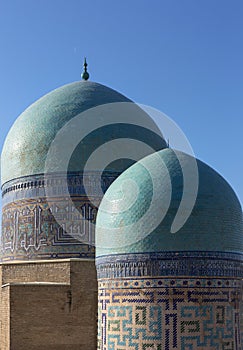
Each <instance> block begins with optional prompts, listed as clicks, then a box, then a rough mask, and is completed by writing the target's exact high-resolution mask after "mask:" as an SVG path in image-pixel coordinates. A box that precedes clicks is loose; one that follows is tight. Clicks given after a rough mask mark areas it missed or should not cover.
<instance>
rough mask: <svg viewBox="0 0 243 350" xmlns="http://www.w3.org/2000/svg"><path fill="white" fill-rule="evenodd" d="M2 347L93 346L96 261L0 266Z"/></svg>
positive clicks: (17, 349) (9, 349)
mask: <svg viewBox="0 0 243 350" xmlns="http://www.w3.org/2000/svg"><path fill="white" fill-rule="evenodd" d="M0 273H1V275H2V278H1V283H2V288H1V294H0V297H1V303H0V305H1V333H0V339H1V342H0V349H1V350H22V349H23V350H24V349H28V350H49V349H50V350H62V349H63V350H64V349H65V350H69V349H70V350H71V349H72V350H76V349H79V350H80V349H91V350H95V349H96V348H97V344H96V338H97V277H96V270H95V264H94V261H87V260H78V259H77V260H74V259H69V260H55V261H51V260H50V261H41V262H22V263H21V262H18V263H5V264H2V265H1V268H0Z"/></svg>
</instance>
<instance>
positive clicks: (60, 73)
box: [0, 0, 243, 203]
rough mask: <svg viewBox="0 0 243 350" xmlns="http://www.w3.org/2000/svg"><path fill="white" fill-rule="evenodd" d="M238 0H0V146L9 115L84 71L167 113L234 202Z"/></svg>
mask: <svg viewBox="0 0 243 350" xmlns="http://www.w3.org/2000/svg"><path fill="white" fill-rule="evenodd" d="M242 18H243V2H242V1H240V0H239V1H237V0H233V1H225V0H203V1H201V0H198V1H195V0H183V1H182V0H170V1H169V0H167V1H164V0H157V1H155V0H150V1H148V0H146V1H145V0H133V1H128V0H123V1H114V0H109V1H108V0H103V1H98V0H97V1H94V0H90V1H82V0H79V1H78V0H69V1H66V0H65V1H64V0H42V1H33V0H22V1H18V0H11V1H3V0H0V47H1V56H0V77H1V82H0V121H1V133H0V147H2V145H3V142H4V138H5V137H6V134H7V132H8V130H9V128H10V126H11V124H12V123H13V122H14V120H15V119H16V118H17V116H18V115H19V114H20V113H21V112H22V111H23V110H24V109H25V108H26V107H27V106H28V105H29V104H31V103H32V102H34V101H35V100H36V99H38V98H39V97H41V96H42V95H44V94H46V93H47V92H49V91H51V90H52V89H54V88H56V87H59V86H61V85H63V84H66V83H69V82H72V81H75V80H79V79H80V73H81V70H82V67H81V66H82V60H83V57H84V56H87V58H88V63H89V72H90V75H91V80H93V81H97V82H101V83H103V84H105V85H108V86H110V87H112V88H114V89H116V90H118V91H120V92H122V93H124V94H125V95H126V96H128V97H130V98H131V99H133V100H134V101H136V102H139V103H143V104H146V105H150V106H152V107H155V108H157V109H159V110H161V111H163V112H164V113H166V114H167V115H168V116H170V117H171V118H173V119H174V120H175V121H176V122H177V123H178V125H179V126H180V127H181V128H182V130H183V131H184V132H185V134H186V135H187V137H188V139H189V141H190V142H191V145H192V147H193V149H194V152H195V154H196V156H197V157H198V158H200V159H202V160H203V161H205V162H206V163H208V164H209V165H211V166H212V167H214V168H215V169H216V170H217V171H219V172H220V173H221V174H222V175H223V176H224V177H225V178H226V179H227V180H228V181H229V183H230V184H231V185H232V186H233V188H234V189H235V191H236V193H237V194H238V196H239V198H240V200H241V203H243V182H242V173H243V162H242V149H243V137H242V131H243V130H242V129H243V63H242V62H243V21H242Z"/></svg>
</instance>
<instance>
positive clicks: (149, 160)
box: [96, 149, 243, 257]
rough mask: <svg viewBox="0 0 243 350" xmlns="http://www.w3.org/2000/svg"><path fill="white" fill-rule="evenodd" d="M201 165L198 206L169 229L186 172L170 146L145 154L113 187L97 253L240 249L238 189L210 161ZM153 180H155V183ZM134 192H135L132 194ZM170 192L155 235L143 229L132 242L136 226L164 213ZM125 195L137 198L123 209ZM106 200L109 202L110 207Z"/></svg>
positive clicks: (103, 208) (100, 221) (101, 214)
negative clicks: (179, 224)
mask: <svg viewBox="0 0 243 350" xmlns="http://www.w3.org/2000/svg"><path fill="white" fill-rule="evenodd" d="M177 154H179V156H180V159H181V161H182V162H183V164H184V166H185V167H189V166H190V162H188V161H189V160H190V159H192V157H191V156H189V155H187V154H184V153H182V152H177ZM158 155H159V156H160V158H161V160H162V162H163V163H164V164H165V166H164V167H161V165H160V162H158ZM197 166H198V173H199V188H198V194H197V199H196V202H195V206H194V208H193V210H192V213H191V215H190V216H189V218H188V220H187V221H186V223H185V224H184V226H182V227H181V228H180V229H179V231H177V232H176V233H171V225H172V222H173V220H174V218H175V214H176V213H177V210H178V208H179V204H180V202H181V199H182V194H183V174H182V170H181V166H180V163H179V161H178V158H177V156H176V154H175V152H174V151H173V150H171V149H165V150H162V151H160V152H158V153H155V154H152V155H150V156H148V157H146V158H145V159H143V160H142V161H140V162H138V163H136V164H135V165H133V166H131V167H130V168H129V169H128V170H126V171H125V172H124V173H122V174H121V175H120V176H119V177H118V179H116V180H115V181H114V182H113V184H112V185H111V186H110V187H109V189H108V191H107V193H106V195H105V197H104V198H103V201H102V202H101V205H100V208H99V211H98V216H97V226H96V255H97V257H99V256H102V255H110V254H111V255H112V254H123V253H124V254H127V253H128V254H129V253H151V252H164V251H168V252H171V251H174V252H176V251H178V252H181V251H205V252H208V251H215V252H216V251H218V252H232V253H233V252H241V253H242V252H243V229H242V209H241V205H240V203H239V201H238V199H237V197H236V195H235V193H234V191H233V190H232V188H231V187H230V186H229V184H228V183H227V182H226V181H225V180H224V179H223V178H222V177H221V176H220V175H219V174H218V173H217V172H216V171H215V170H213V169H212V168H210V167H209V166H208V165H206V164H205V163H203V162H201V161H199V160H197ZM148 169H150V170H148ZM187 170H188V169H187ZM167 171H168V172H167ZM151 172H152V174H153V175H152V177H151ZM168 174H169V177H170V181H171V187H170V181H168V176H167V175H168ZM184 180H185V179H184ZM153 184H156V185H155V187H153ZM129 186H131V187H130V189H129V190H127V191H126V188H129ZM171 188H172V191H171ZM124 190H125V192H124ZM132 191H134V196H133V195H132V193H131V192H132ZM170 191H171V201H170V205H169V209H168V211H167V214H166V215H165V217H164V219H163V220H162V222H160V224H159V225H158V226H157V227H156V228H155V229H154V230H153V231H152V232H151V233H150V232H147V234H146V232H145V234H144V237H143V239H136V238H135V239H134V240H133V237H136V235H137V234H138V232H136V230H139V229H140V230H143V229H144V227H146V225H147V224H148V220H149V221H150V222H152V223H153V222H156V220H157V219H158V218H160V217H162V214H161V210H162V209H163V201H164V200H165V198H166V196H167V195H168V194H169V192H170ZM153 193H156V195H157V197H156V198H159V201H158V202H157V205H156V206H155V207H154V209H153V211H152V213H151V215H150V217H148V218H147V217H146V216H145V213H146V212H148V210H149V206H150V204H151V201H152V196H153ZM124 196H125V197H126V196H127V199H126V202H127V203H129V200H130V199H131V198H132V197H133V198H136V200H135V201H134V202H133V203H132V204H131V205H130V206H129V208H127V209H124V200H122V201H121V199H122V198H123V199H124ZM107 200H108V201H110V202H108V207H109V210H108V211H107V202H106V201H107ZM119 203H120V204H119ZM145 217H146V219H144V222H143V218H145ZM145 220H146V222H145ZM139 221H140V223H139V224H138V225H137V229H134V227H136V226H135V225H134V223H136V222H139ZM116 231H117V232H116ZM113 233H114V235H113ZM113 240H114V241H113ZM129 242H130V244H129Z"/></svg>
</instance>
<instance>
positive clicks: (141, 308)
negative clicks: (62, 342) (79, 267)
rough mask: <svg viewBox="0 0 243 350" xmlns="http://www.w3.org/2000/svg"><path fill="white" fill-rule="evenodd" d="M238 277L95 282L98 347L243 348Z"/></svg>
mask: <svg viewBox="0 0 243 350" xmlns="http://www.w3.org/2000/svg"><path fill="white" fill-rule="evenodd" d="M241 297H242V296H241V280H240V279H239V280H233V279H224V278H222V279H218V278H217V279H215V278H208V279H206V278H205V279H203V278H197V279H195V278H180V279H178V278H177V279H173V278H134V279H119V280H118V279H115V280H114V279H113V280H110V279H103V280H100V281H99V317H98V319H99V334H98V348H99V349H102V350H118V349H119V350H123V349H124V350H125V349H126V350H128V349H129V350H144V349H154V350H158V349H159V350H171V349H178V350H179V349H180V350H194V349H201V350H204V349H205V350H223V349H225V350H226V349H227V350H229V349H231V350H241V349H242V343H241V340H240V309H239V308H240V298H241Z"/></svg>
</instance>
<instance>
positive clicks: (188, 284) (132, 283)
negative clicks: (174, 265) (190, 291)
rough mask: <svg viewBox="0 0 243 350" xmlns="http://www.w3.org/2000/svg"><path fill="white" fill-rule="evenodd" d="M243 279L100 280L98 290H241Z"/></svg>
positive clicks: (150, 278) (151, 278)
mask: <svg viewBox="0 0 243 350" xmlns="http://www.w3.org/2000/svg"><path fill="white" fill-rule="evenodd" d="M241 287H243V282H242V280H241V279H234V278H200V277H198V278H172V277H171V278H164V277H154V278H153V277H148V278H124V279H99V280H98V288H99V290H100V291H102V290H105V289H115V290H116V289H141V288H142V289H150V288H195V289H196V288H241Z"/></svg>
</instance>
